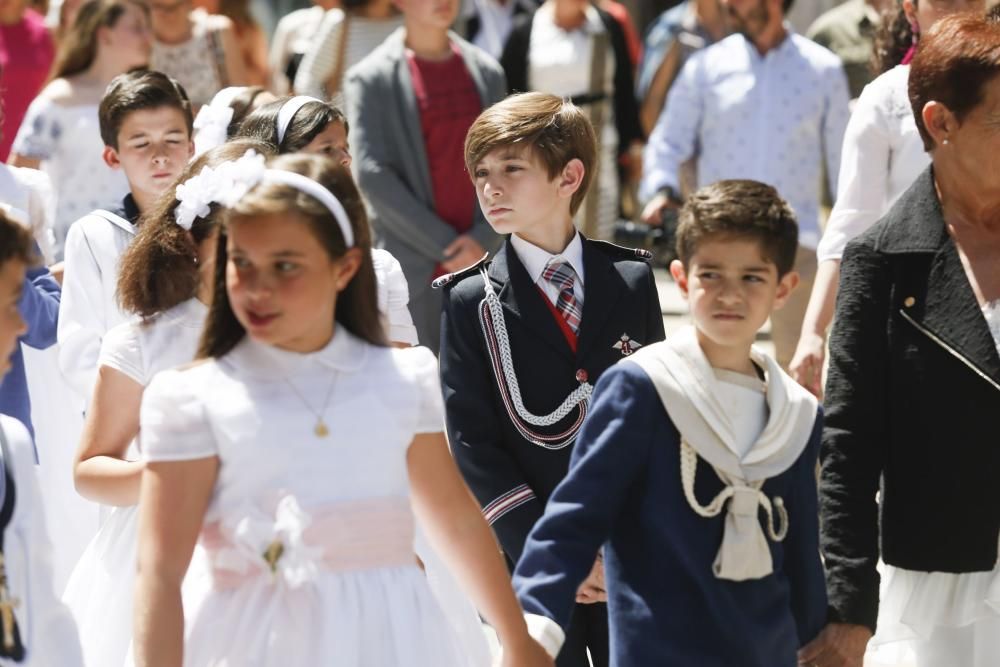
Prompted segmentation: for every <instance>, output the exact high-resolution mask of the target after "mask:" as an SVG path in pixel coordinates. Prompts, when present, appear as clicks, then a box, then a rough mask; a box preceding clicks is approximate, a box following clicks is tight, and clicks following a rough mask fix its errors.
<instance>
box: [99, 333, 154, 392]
mask: <svg viewBox="0 0 1000 667" xmlns="http://www.w3.org/2000/svg"><path fill="white" fill-rule="evenodd" d="M141 326H142V324H141V323H140V322H125V323H123V324H119V325H118V326H116V327H113V328H112V329H111V330H110V331H108V333H106V334H104V339H103V340H102V341H101V354H100V355H99V356H98V357H97V365H98V367H100V366H107V367H108V368H113V369H115V370H116V371H118V372H120V373H124V374H125V375H127V376H128V377H130V378H132V379H133V380H135V381H136V382H138V383H139V384H141V385H142V386H146V385H147V384H149V380H150V378H149V377H147V374H146V368H145V365H144V364H143V363H142V344H141V342H140V336H139V333H140V331H139V328H140V327H141Z"/></svg>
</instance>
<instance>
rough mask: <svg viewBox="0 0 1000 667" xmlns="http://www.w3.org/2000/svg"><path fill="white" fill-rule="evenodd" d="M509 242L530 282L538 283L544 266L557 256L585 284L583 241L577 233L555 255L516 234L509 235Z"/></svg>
mask: <svg viewBox="0 0 1000 667" xmlns="http://www.w3.org/2000/svg"><path fill="white" fill-rule="evenodd" d="M510 244H511V245H512V246H513V247H514V252H516V253H517V258H518V259H519V260H521V264H523V265H524V268H525V270H526V271H527V272H528V276H529V277H530V278H531V282H533V283H538V282H539V281H541V280H542V273H543V272H544V271H545V267H546V266H548V264H549V262H550V261H551V260H552V259H554V258H559V259H562V260H564V261H565V262H567V263H568V264H569V265H570V266H572V267H573V270H574V271H576V277H577V279H578V280H579V281H580V284H581V285H586V279H585V278H584V275H583V241H581V240H580V235H579V234H573V239H572V240H571V241H570V242H569V245H567V246H566V248H565V249H563V251H562V252H560V253H558V254H555V255H553V254H551V253H549V252H548V251H546V250H542V249H541V248H539V247H538V246H536V245H535V244H533V243H529V242H528V241H525V240H524V239H522V238H521V237H520V236H518V235H517V234H511V235H510Z"/></svg>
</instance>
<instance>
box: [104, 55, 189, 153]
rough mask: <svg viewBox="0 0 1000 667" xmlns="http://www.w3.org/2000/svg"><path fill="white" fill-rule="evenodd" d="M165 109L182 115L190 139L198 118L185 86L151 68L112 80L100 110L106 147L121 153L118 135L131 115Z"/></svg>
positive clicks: (128, 73)
mask: <svg viewBox="0 0 1000 667" xmlns="http://www.w3.org/2000/svg"><path fill="white" fill-rule="evenodd" d="M162 107H170V108H172V109H177V110H178V111H180V112H181V114H182V115H183V116H184V125H185V127H187V133H188V138H189V139H190V138H191V132H192V127H193V125H194V118H193V117H192V115H191V101H190V100H189V99H188V96H187V92H186V91H185V90H184V87H183V86H182V85H181V84H179V83H178V82H177V81H175V80H174V79H171V78H170V77H169V76H167V75H166V74H164V73H163V72H157V71H155V70H148V69H136V70H132V71H131V72H126V73H124V74H119V75H118V76H116V77H115V78H113V79H111V83H110V84H108V89H107V90H106V91H105V93H104V97H103V98H101V104H100V106H99V107H98V109H97V117H98V120H99V121H100V124H101V139H102V140H103V141H104V145H105V146H111V148H114V149H115V150H118V133H119V132H120V131H121V129H122V124H123V123H124V122H125V119H126V118H127V117H128V115H129V114H130V113H133V112H136V111H141V110H143V109H159V108H162Z"/></svg>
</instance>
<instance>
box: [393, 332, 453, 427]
mask: <svg viewBox="0 0 1000 667" xmlns="http://www.w3.org/2000/svg"><path fill="white" fill-rule="evenodd" d="M401 352H402V354H405V355H406V356H407V362H408V364H409V365H410V367H411V369H412V373H413V378H414V382H415V383H416V385H417V391H418V392H419V394H420V407H419V409H418V411H417V422H416V429H415V432H416V433H441V432H442V431H444V399H443V398H442V396H441V378H440V375H439V374H438V361H437V357H435V356H434V353H433V352H431V351H430V350H429V349H428V348H426V347H412V348H409V349H407V350H402V351H401Z"/></svg>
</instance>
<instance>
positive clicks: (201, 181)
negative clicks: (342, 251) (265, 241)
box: [174, 149, 354, 248]
mask: <svg viewBox="0 0 1000 667" xmlns="http://www.w3.org/2000/svg"><path fill="white" fill-rule="evenodd" d="M260 183H276V184H279V185H287V186H289V187H292V188H295V189H296V190H298V191H299V192H302V193H305V194H307V195H309V196H310V197H312V198H314V199H316V200H317V201H319V202H320V203H321V204H323V206H325V207H326V208H327V209H328V210H329V211H330V213H331V214H332V215H333V217H334V219H335V220H336V221H337V226H338V227H339V228H340V233H341V235H343V237H344V245H346V246H347V247H348V248H352V247H354V231H353V230H352V229H351V220H350V218H348V217H347V211H345V210H344V206H343V204H341V203H340V200H338V199H337V198H336V197H335V196H334V195H333V193H332V192H330V191H329V190H327V189H326V188H325V187H323V186H322V185H320V184H319V183H317V182H316V181H314V180H312V179H311V178H309V177H308V176H303V175H302V174H297V173H295V172H292V171H284V170H282V169H268V168H267V161H266V160H265V158H264V156H263V155H258V154H257V153H256V152H255V151H254V150H252V149H251V150H248V151H247V152H246V154H244V155H243V157H241V158H240V159H238V160H234V161H232V162H224V163H222V164H220V165H219V166H218V167H216V168H214V169H213V168H212V167H205V168H204V169H202V170H201V171H200V172H198V174H197V175H195V176H193V177H191V178H189V179H188V180H186V181H184V182H183V183H181V184H180V185H178V186H177V191H176V194H175V195H174V196H175V197H176V198H177V201H178V202H179V203H178V205H177V208H176V209H174V220H176V221H177V224H178V225H180V226H181V227H182V228H184V229H186V230H188V231H190V230H191V226H192V225H193V224H194V221H195V220H196V219H197V218H204V217H206V216H208V215H209V214H210V213H211V212H212V208H211V206H212V204H220V205H222V206H224V207H226V208H232V207H233V206H235V205H236V203H237V202H239V200H240V199H242V198H243V197H245V196H246V194H247V193H248V192H250V190H252V189H253V188H254V187H256V186H257V185H259V184H260Z"/></svg>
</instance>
